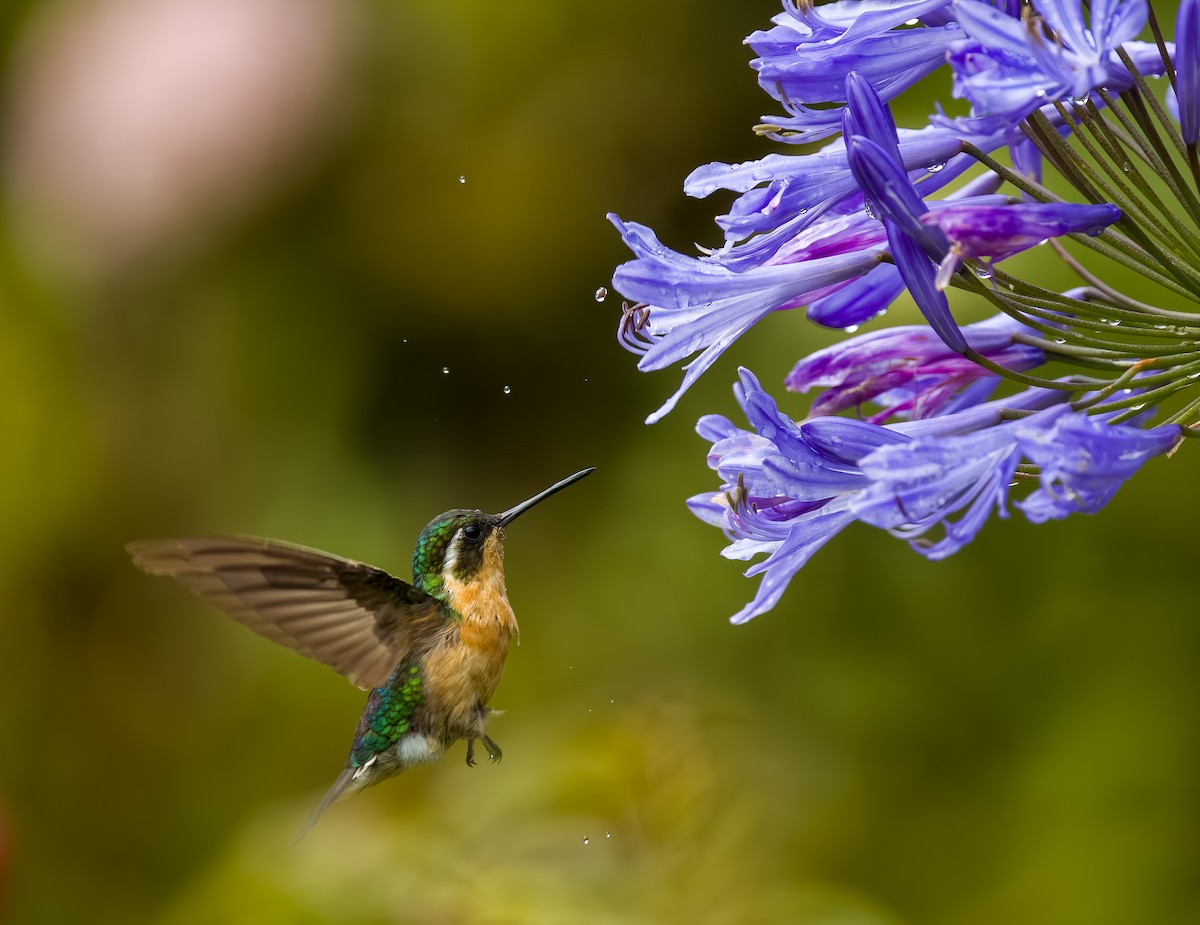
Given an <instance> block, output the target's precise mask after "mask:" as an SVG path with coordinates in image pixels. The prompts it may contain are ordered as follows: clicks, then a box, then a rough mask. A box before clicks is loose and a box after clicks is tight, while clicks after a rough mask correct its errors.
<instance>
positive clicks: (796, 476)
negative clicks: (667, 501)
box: [688, 369, 1064, 623]
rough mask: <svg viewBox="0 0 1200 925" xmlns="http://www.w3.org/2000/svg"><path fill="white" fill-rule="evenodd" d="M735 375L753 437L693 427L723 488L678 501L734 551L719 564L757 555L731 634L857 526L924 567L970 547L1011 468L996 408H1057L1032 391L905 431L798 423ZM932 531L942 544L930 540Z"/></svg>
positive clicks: (1009, 436)
mask: <svg viewBox="0 0 1200 925" xmlns="http://www.w3.org/2000/svg"><path fill="white" fill-rule="evenodd" d="M739 376H740V382H739V383H738V385H737V386H735V389H734V391H735V394H736V396H737V399H738V403H739V404H740V405H741V406H742V410H743V412H744V413H745V415H746V418H747V420H748V421H749V422H750V425H751V427H752V428H753V430H743V429H741V428H739V427H737V426H735V425H734V424H733V423H731V422H730V421H729V420H727V419H726V418H724V417H720V416H718V415H708V416H706V417H704V418H701V420H700V423H699V425H698V427H697V431H698V432H699V433H700V435H701V436H702V437H704V438H705V439H708V440H711V441H713V446H712V449H711V451H710V452H709V456H708V462H709V466H710V467H712V468H713V469H715V470H716V471H717V473H718V475H719V476H720V477H721V479H722V483H723V484H722V486H721V489H720V491H718V492H716V493H715V494H705V495H697V496H695V497H693V498H691V499H689V501H688V506H689V507H690V508H691V510H692V512H693V513H694V514H695V515H696V516H697V517H699V518H700V519H701V520H703V521H705V522H706V523H710V524H713V525H715V526H718V527H721V528H722V529H723V530H724V531H725V534H726V536H728V537H729V538H730V539H731V540H732V542H731V544H730V545H729V546H728V547H726V549H725V550H724V552H723V555H724V556H725V557H726V558H731V559H742V560H746V559H751V558H753V557H754V556H756V555H765V556H766V559H764V560H763V561H761V562H758V563H756V564H754V565H752V566H751V567H750V568H749V569H747V571H746V574H747V575H748V576H753V575H759V574H761V575H763V576H764V577H763V581H762V583H761V584H760V586H759V589H758V593H757V594H756V595H755V597H754V600H753V601H751V603H749V604H748V605H747V606H746V607H744V608H743V609H742V610H741V611H739V612H738V613H737V614H735V615H734V617H733V618H732V619H733V622H735V623H741V622H744V621H746V620H749V619H751V618H752V617H755V616H757V615H759V614H761V613H764V612H766V611H767V610H769V609H771V608H772V607H773V606H774V605H775V604H776V603H777V602H778V600H779V598H780V596H781V595H782V594H783V591H784V589H785V588H786V587H787V584H788V582H789V581H790V580H791V578H792V576H793V575H794V574H795V573H796V572H797V571H798V570H799V569H800V568H801V567H803V566H804V564H805V563H806V562H808V560H809V559H810V558H811V557H812V556H813V554H814V553H816V551H817V550H818V549H820V548H821V547H822V546H823V545H825V543H827V542H828V541H829V540H830V539H832V538H833V537H834V536H835V535H836V534H837V533H839V532H840V531H841V530H842V529H843V528H845V527H847V526H849V525H850V524H851V523H853V522H854V521H855V520H861V521H863V522H864V523H868V524H871V525H873V526H877V527H882V528H884V529H887V530H889V531H890V532H891V533H893V534H894V535H896V536H899V537H902V538H904V539H906V540H908V541H909V543H910V544H911V545H912V546H913V547H914V548H916V549H918V551H920V552H922V553H923V554H924V555H926V556H927V557H929V558H941V557H943V556H946V555H949V554H950V553H952V552H954V551H956V550H957V549H959V548H960V547H961V546H963V545H965V544H966V543H968V542H970V540H971V539H973V538H974V536H975V534H976V533H978V531H979V529H980V528H981V527H982V526H983V523H984V522H985V521H986V519H987V517H988V516H989V514H990V513H991V512H992V511H993V510H997V511H999V512H1000V514H1001V515H1002V516H1006V511H1005V501H1006V499H1007V492H1008V484H1009V482H1010V481H1011V480H1012V476H1013V472H1014V471H1015V469H1016V465H1017V463H1018V461H1019V457H1020V443H1019V438H1018V434H1017V432H1016V422H1012V421H1008V422H1004V421H1002V420H1001V408H1002V407H1004V408H1010V409H1011V408H1029V409H1032V408H1040V407H1045V406H1046V405H1047V404H1049V403H1053V402H1058V401H1062V400H1063V397H1064V396H1063V394H1062V393H1054V392H1051V391H1047V390H1035V391H1031V392H1028V393H1025V394H1024V395H1022V396H1017V397H1014V398H1013V399H1010V400H1009V401H1008V402H1007V403H1005V404H1004V405H1003V406H1002V405H1001V404H999V403H996V404H993V405H991V406H978V407H976V408H973V409H971V410H968V411H964V412H961V413H958V414H953V415H945V416H942V417H939V418H936V419H933V420H929V421H923V422H920V423H919V424H909V425H888V426H879V425H876V424H869V423H866V422H863V421H855V420H851V419H849V418H840V417H821V418H814V419H810V420H808V421H804V422H802V423H797V422H795V421H793V420H792V419H791V418H789V417H788V416H787V415H785V414H783V413H781V412H780V411H779V409H778V407H777V406H776V404H775V401H774V399H772V398H771V396H770V395H768V394H767V393H766V392H764V391H763V389H762V387H761V386H760V385H759V382H758V380H757V379H756V378H755V376H754V375H753V374H752V373H751V372H749V371H748V370H745V369H743V370H740V371H739ZM1034 417H1036V415H1035V416H1034ZM1032 419H1033V418H1030V420H1032ZM935 528H940V529H941V530H942V532H943V536H942V538H941V539H940V540H937V541H931V540H928V539H927V538H926V534H927V533H929V532H930V531H931V530H933V529H935Z"/></svg>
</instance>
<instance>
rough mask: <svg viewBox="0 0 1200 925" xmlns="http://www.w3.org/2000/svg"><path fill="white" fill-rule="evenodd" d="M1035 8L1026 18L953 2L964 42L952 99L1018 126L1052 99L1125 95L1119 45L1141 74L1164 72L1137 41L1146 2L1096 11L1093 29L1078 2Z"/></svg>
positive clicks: (1122, 1)
mask: <svg viewBox="0 0 1200 925" xmlns="http://www.w3.org/2000/svg"><path fill="white" fill-rule="evenodd" d="M1023 9H1024V8H1023ZM1036 9H1037V14H1036V15H1035V16H1034V17H1032V18H1027V17H1026V16H1025V15H1018V16H1014V15H1011V14H1010V13H1007V12H1002V11H1000V10H998V9H996V8H995V7H994V6H992V5H991V4H990V3H985V2H982V0H956V2H955V4H954V10H955V15H956V17H957V19H958V22H959V24H960V25H961V26H962V27H963V33H964V37H963V40H962V41H961V42H959V43H958V44H957V45H955V46H954V48H953V49H952V51H951V53H950V58H949V60H950V66H951V67H952V68H953V70H954V93H955V96H961V97H965V98H966V99H968V100H970V102H971V106H972V108H973V109H974V111H975V113H976V114H978V115H1000V116H1004V117H1006V118H1009V119H1012V120H1014V121H1019V120H1021V119H1023V118H1025V117H1026V116H1027V115H1029V114H1030V113H1031V112H1033V111H1034V110H1035V109H1037V108H1039V107H1040V106H1043V105H1045V103H1046V101H1047V100H1054V99H1082V98H1084V97H1086V96H1088V94H1090V93H1091V92H1092V91H1093V90H1095V89H1097V88H1098V87H1106V88H1108V89H1110V90H1117V91H1119V90H1124V89H1126V88H1128V87H1130V86H1132V85H1133V80H1132V78H1131V77H1130V75H1129V72H1128V70H1127V69H1126V68H1125V65H1124V64H1122V63H1121V61H1120V59H1119V58H1118V57H1117V54H1116V49H1117V48H1118V47H1121V46H1124V47H1125V50H1126V51H1127V52H1128V53H1129V54H1130V56H1131V57H1132V58H1133V60H1134V63H1135V64H1136V66H1137V68H1138V70H1140V71H1141V72H1142V73H1143V74H1152V73H1161V72H1162V70H1163V63H1162V60H1161V58H1160V57H1159V52H1158V49H1157V48H1156V47H1155V46H1154V45H1153V44H1150V43H1142V42H1134V41H1132V40H1133V39H1134V38H1135V37H1136V36H1137V34H1138V33H1139V32H1140V31H1141V29H1142V26H1143V25H1145V22H1146V3H1145V0H1107V2H1103V3H1096V4H1093V5H1092V7H1091V9H1092V16H1091V22H1090V24H1087V23H1085V22H1084V15H1083V10H1082V8H1081V5H1080V4H1079V3H1078V2H1069V0H1044V2H1041V3H1039V4H1038V5H1037V7H1036ZM1038 16H1040V20H1039V19H1038V18H1037V17H1038ZM1043 28H1045V29H1047V30H1049V31H1050V33H1051V34H1052V35H1053V38H1052V39H1048V38H1047V37H1046V34H1045V33H1044V32H1043V31H1042V30H1043Z"/></svg>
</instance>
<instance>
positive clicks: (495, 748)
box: [480, 736, 504, 763]
mask: <svg viewBox="0 0 1200 925" xmlns="http://www.w3.org/2000/svg"><path fill="white" fill-rule="evenodd" d="M480 738H481V739H483V747H484V748H486V749H487V753H488V760H489V761H491V762H493V763H495V762H497V761H499V760H500V759H501V758H503V757H504V752H502V751H500V746H499V745H497V744H496V743H495V742H493V741H492V740H491V739H490V738H489V737H488V736H480Z"/></svg>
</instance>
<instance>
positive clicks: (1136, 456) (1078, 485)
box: [1016, 408, 1182, 523]
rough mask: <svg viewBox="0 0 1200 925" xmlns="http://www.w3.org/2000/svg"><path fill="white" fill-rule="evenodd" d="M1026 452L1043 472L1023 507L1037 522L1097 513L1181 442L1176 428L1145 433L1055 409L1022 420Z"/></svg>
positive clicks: (1021, 436)
mask: <svg viewBox="0 0 1200 925" xmlns="http://www.w3.org/2000/svg"><path fill="white" fill-rule="evenodd" d="M1016 432H1017V439H1018V440H1019V442H1020V446H1021V451H1022V452H1023V453H1024V454H1025V456H1026V457H1028V459H1029V460H1030V462H1032V463H1034V464H1035V465H1037V466H1038V467H1039V468H1040V469H1041V473H1042V474H1041V487H1040V488H1039V489H1038V490H1037V491H1035V492H1034V493H1033V494H1031V495H1030V496H1029V497H1028V498H1026V499H1025V500H1024V501H1023V502H1021V504H1020V508H1021V510H1022V511H1023V512H1024V514H1025V516H1026V517H1028V518H1029V519H1030V520H1031V521H1033V522H1034V523H1042V522H1043V521H1046V520H1050V519H1052V518H1062V517H1066V516H1067V515H1068V514H1075V513H1084V514H1095V513H1096V512H1097V511H1099V510H1100V509H1101V508H1102V507H1104V505H1106V504H1108V502H1109V500H1110V499H1111V498H1112V496H1113V495H1114V494H1116V492H1117V489H1118V488H1120V487H1121V485H1122V484H1124V482H1125V480H1126V479H1128V478H1130V477H1131V476H1132V475H1133V474H1134V473H1135V472H1137V470H1138V469H1140V468H1141V466H1142V463H1144V462H1145V461H1146V460H1148V459H1149V458H1150V457H1152V456H1159V455H1161V454H1163V453H1165V452H1167V451H1168V450H1170V449H1171V448H1172V447H1174V446H1175V445H1176V444H1177V443H1178V442H1179V441H1180V439H1182V431H1181V429H1180V427H1179V425H1177V424H1166V425H1162V426H1160V427H1154V428H1151V429H1150V430H1143V429H1142V428H1140V427H1132V426H1129V425H1120V424H1108V423H1105V422H1104V421H1101V420H1098V419H1097V418H1094V417H1088V416H1087V415H1085V414H1072V413H1068V411H1067V409H1065V408H1052V409H1050V410H1048V411H1044V412H1042V413H1041V414H1037V415H1033V416H1032V417H1029V418H1027V419H1025V420H1024V421H1021V422H1020V424H1019V425H1018V427H1017V431H1016Z"/></svg>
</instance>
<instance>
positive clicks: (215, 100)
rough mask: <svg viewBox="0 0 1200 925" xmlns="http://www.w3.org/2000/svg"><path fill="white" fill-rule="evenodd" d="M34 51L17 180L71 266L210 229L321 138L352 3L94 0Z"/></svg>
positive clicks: (22, 54)
mask: <svg viewBox="0 0 1200 925" xmlns="http://www.w3.org/2000/svg"><path fill="white" fill-rule="evenodd" d="M44 9H45V10H46V12H45V13H42V14H41V15H40V16H39V17H37V18H35V20H34V21H33V22H32V23H31V24H30V27H29V29H28V30H27V31H26V34H25V36H24V40H23V42H22V44H21V46H20V47H19V49H18V56H17V63H16V72H15V74H14V80H13V86H14V88H13V94H12V96H13V98H12V105H11V108H10V126H9V131H8V135H9V145H8V148H9V149H8V151H7V163H6V164H5V169H6V173H7V184H8V192H9V196H10V199H11V201H12V202H13V203H14V204H15V206H16V208H17V214H18V216H19V217H20V224H21V225H23V226H25V227H27V228H29V229H31V231H32V232H33V236H34V237H35V238H36V239H37V240H38V242H39V243H40V244H42V245H43V247H45V248H46V249H47V250H48V251H49V252H51V253H54V254H55V255H56V256H57V257H59V258H60V259H61V260H62V261H63V262H66V263H68V264H76V265H81V266H82V267H84V268H92V269H120V268H121V267H123V266H128V264H129V263H130V262H131V261H137V260H138V259H140V258H143V257H147V256H161V255H162V254H163V253H164V252H169V251H170V250H171V249H173V248H176V247H178V246H180V245H181V244H185V243H186V242H188V241H191V240H194V239H195V238H196V237H197V236H199V237H200V238H203V237H204V235H205V233H206V231H207V230H208V229H211V228H212V227H219V226H220V225H221V223H222V222H223V221H225V220H227V219H228V217H229V216H231V215H238V214H241V213H243V212H244V211H245V210H246V209H247V208H248V207H249V206H252V205H253V203H255V202H257V201H261V199H262V197H263V196H264V195H267V194H269V193H270V192H272V191H274V190H276V189H278V187H279V184H280V182H286V178H287V177H288V176H289V175H290V174H292V173H293V172H294V168H295V167H296V166H297V165H300V164H302V163H304V161H305V156H306V155H307V154H308V153H309V152H310V151H311V150H312V149H313V148H317V149H319V148H320V147H321V142H322V139H323V137H324V135H325V133H327V132H328V130H329V129H330V128H331V127H332V126H334V125H335V124H336V122H337V118H336V117H337V114H338V112H339V110H340V109H341V106H342V104H343V102H344V100H345V96H346V94H345V90H346V87H347V82H348V74H349V69H350V65H351V63H352V60H351V55H350V48H351V41H350V39H351V36H352V33H353V29H352V25H353V24H352V22H351V21H350V18H349V15H348V11H349V10H350V9H352V8H351V7H350V6H349V5H348V4H345V3H342V2H339V0H84V2H82V3H70V4H60V5H55V6H51V7H46V8H44Z"/></svg>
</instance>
